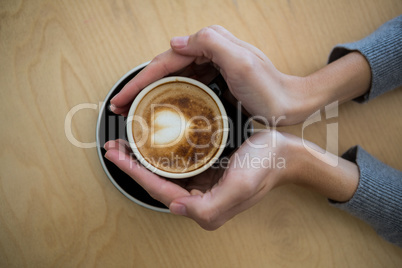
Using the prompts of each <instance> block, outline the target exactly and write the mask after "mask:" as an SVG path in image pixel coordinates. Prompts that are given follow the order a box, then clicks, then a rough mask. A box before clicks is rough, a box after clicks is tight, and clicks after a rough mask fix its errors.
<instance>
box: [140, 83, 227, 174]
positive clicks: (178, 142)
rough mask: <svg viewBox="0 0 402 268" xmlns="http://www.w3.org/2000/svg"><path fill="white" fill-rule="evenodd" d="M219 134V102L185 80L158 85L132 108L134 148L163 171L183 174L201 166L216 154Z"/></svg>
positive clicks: (220, 124)
mask: <svg viewBox="0 0 402 268" xmlns="http://www.w3.org/2000/svg"><path fill="white" fill-rule="evenodd" d="M222 137H223V120H222V117H221V114H220V110H219V107H218V105H217V104H216V102H215V101H214V99H213V98H212V97H211V96H210V95H209V94H208V93H207V92H205V91H204V90H203V89H201V88H199V87H197V86H195V85H192V84H189V83H186V82H168V83H165V84H162V85H159V86H157V87H156V88H154V89H152V90H151V91H150V92H148V93H147V94H146V95H145V96H144V97H143V99H142V100H141V101H140V103H139V104H138V106H137V108H136V110H135V111H134V120H133V138H134V141H135V143H136V146H137V149H138V151H139V152H140V154H141V155H142V156H143V157H144V159H145V160H147V162H148V163H150V164H151V165H153V166H154V167H156V168H158V169H160V170H163V171H167V172H172V173H183V172H190V171H193V170H196V169H198V168H200V167H202V166H203V165H205V164H207V163H208V162H209V160H210V159H211V158H213V157H214V155H215V154H216V153H217V151H218V150H219V146H221V142H222ZM223 146H224V145H223Z"/></svg>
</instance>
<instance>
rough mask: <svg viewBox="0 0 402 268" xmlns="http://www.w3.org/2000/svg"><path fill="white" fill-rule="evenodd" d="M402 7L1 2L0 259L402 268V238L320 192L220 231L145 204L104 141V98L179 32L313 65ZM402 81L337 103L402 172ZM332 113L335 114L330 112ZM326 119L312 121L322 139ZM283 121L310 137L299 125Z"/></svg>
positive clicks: (339, 1) (346, 127)
mask: <svg viewBox="0 0 402 268" xmlns="http://www.w3.org/2000/svg"><path fill="white" fill-rule="evenodd" d="M401 13H402V2H401V1H399V0H383V1H376V0H355V1H348V0H325V1H308V0H304V1H294V0H293V1H290V0H289V1H280V0H275V1H271V0H270V1H268V0H259V1H246V0H243V1H242V0H233V1H229V0H227V1H184V0H178V1H159V0H152V1H141V0H138V1H137V0H134V1H124V0H121V1H106V0H105V1H95V0H91V1H89V0H88V1H78V0H77V1H67V0H66V1H53V0H48V1H41V0H38V1H19V0H18V1H17V0H2V1H1V2H0V59H1V63H0V68H1V69H0V87H1V90H0V94H1V98H0V111H1V113H0V116H1V121H0V122H1V132H0V139H1V145H2V146H1V147H2V149H1V153H0V267H24V266H27V267H77V266H78V267H91V266H99V267H401V264H402V249H400V248H397V247H396V246H393V245H391V244H389V243H387V242H385V241H384V240H383V239H382V238H380V237H379V236H377V235H376V233H375V232H374V231H373V230H372V229H371V228H370V227H369V226H368V225H367V224H365V223H363V222H361V221H360V220H357V219H355V218H353V217H352V216H350V215H348V214H346V213H344V212H342V211H339V210H337V209H335V208H333V207H331V206H330V205H328V202H327V200H326V199H325V198H324V197H322V196H320V195H318V194H315V193H313V192H310V191H308V190H305V189H302V188H299V187H296V186H291V185H289V186H284V187H281V188H277V189H275V190H274V191H272V192H271V193H269V194H268V195H267V196H266V197H265V198H264V199H263V200H262V201H261V202H260V203H259V204H258V205H256V206H254V207H253V208H251V209H249V210H248V211H246V212H244V213H242V214H240V215H238V216H237V217H235V218H234V219H233V220H231V221H230V222H228V223H227V224H225V225H224V226H223V227H221V228H220V229H218V230H217V231H213V232H208V231H204V230H203V229H201V228H200V227H198V225H197V224H196V223H194V222H193V221H191V220H189V219H187V218H183V217H178V216H174V215H171V214H167V213H159V212H155V211H152V210H148V209H146V208H143V207H141V206H138V205H137V204H135V203H133V202H131V201H130V200H128V199H127V198H126V197H125V196H123V195H122V194H120V192H119V191H118V190H116V188H115V187H114V186H113V185H112V184H111V183H110V181H109V180H108V179H107V177H106V175H105V173H104V171H103V169H102V167H101V165H100V162H99V159H98V156H97V153H96V149H95V148H93V147H92V148H88V149H83V148H78V147H76V146H74V145H73V144H71V143H70V142H69V140H68V139H67V138H66V134H65V128H64V123H65V118H66V115H67V113H68V112H69V111H70V110H71V109H72V108H73V107H75V106H76V105H78V104H82V103H89V104H90V105H92V106H91V107H94V108H95V109H86V110H84V111H80V112H79V113H76V115H75V116H74V117H73V121H72V127H73V135H74V137H75V138H76V139H77V140H79V141H81V142H86V143H91V142H94V141H95V138H94V137H95V127H96V120H97V116H98V110H97V109H98V107H99V102H102V101H103V99H104V97H105V96H106V94H107V93H108V91H109V90H110V88H111V87H112V86H113V84H114V83H115V82H116V81H117V80H118V79H119V78H120V77H121V76H122V75H123V74H125V73H126V72H127V71H128V70H130V69H131V68H133V67H135V66H137V65H139V64H140V63H143V62H145V61H148V60H150V59H152V58H153V57H154V56H155V55H157V54H158V53H161V52H162V51H164V50H166V49H167V48H168V47H169V40H170V38H171V37H173V36H176V35H186V34H190V33H194V32H196V31H198V30H199V29H201V28H202V27H204V26H207V25H211V24H220V25H223V26H225V27H226V28H227V29H228V30H230V31H231V32H233V33H234V34H235V35H236V36H238V37H239V38H241V39H243V40H245V41H247V42H249V43H251V44H253V45H255V46H257V47H259V48H260V49H261V50H262V51H264V52H265V53H266V54H267V55H268V56H269V57H270V59H271V60H272V61H273V63H274V64H275V65H276V66H277V67H278V68H279V69H280V70H281V71H283V72H286V73H289V74H294V75H306V74H309V73H311V72H312V71H314V70H316V69H318V68H320V67H321V66H323V65H325V64H326V60H327V57H328V55H329V52H330V50H331V48H332V47H333V46H334V45H335V44H337V43H342V42H348V41H354V40H358V39H360V38H362V37H364V36H366V35H368V34H369V33H371V32H372V31H374V30H375V29H376V28H377V27H378V26H380V25H381V24H382V23H384V22H386V21H387V20H389V19H391V18H393V17H395V16H397V15H399V14H401ZM401 105H402V91H401V90H396V91H394V92H390V93H387V94H385V95H383V96H381V97H379V98H377V99H375V100H373V101H372V102H370V103H368V104H364V105H360V104H357V103H352V102H350V103H347V104H345V105H342V106H341V107H340V109H339V116H338V117H337V118H336V119H335V122H338V123H339V153H342V152H343V151H345V150H346V149H347V148H349V147H350V146H353V145H354V144H360V145H362V146H363V147H364V148H365V149H366V150H367V151H368V152H370V153H371V154H373V155H374V156H376V157H377V158H379V159H380V160H382V161H383V162H385V163H387V164H388V165H391V166H393V167H395V168H398V169H402V161H401V158H402V139H401V138H402V134H401V133H402V120H401V117H400V114H401V108H400V107H401ZM331 122H332V121H331ZM325 126H326V121H322V122H320V123H317V124H315V125H312V126H310V127H309V129H308V130H306V133H305V135H306V137H308V139H310V140H312V141H313V142H316V143H318V144H319V145H321V146H325V135H326V127H325ZM283 130H286V131H288V132H291V133H294V134H296V135H300V134H301V132H300V130H301V127H300V126H293V127H287V128H284V129H283Z"/></svg>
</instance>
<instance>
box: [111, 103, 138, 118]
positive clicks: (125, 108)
mask: <svg viewBox="0 0 402 268" xmlns="http://www.w3.org/2000/svg"><path fill="white" fill-rule="evenodd" d="M131 104H132V103H131V102H130V103H129V104H127V105H125V106H123V107H116V106H115V105H113V104H111V105H110V106H109V108H110V111H112V112H113V113H115V114H119V115H123V116H124V115H126V114H127V113H128V111H129V110H130V107H131Z"/></svg>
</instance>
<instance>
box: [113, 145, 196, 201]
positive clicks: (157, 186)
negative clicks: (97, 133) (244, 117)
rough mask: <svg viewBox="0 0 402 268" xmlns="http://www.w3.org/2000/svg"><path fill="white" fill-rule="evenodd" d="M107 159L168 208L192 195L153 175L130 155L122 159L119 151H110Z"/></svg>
mask: <svg viewBox="0 0 402 268" xmlns="http://www.w3.org/2000/svg"><path fill="white" fill-rule="evenodd" d="M105 157H106V158H107V159H108V160H109V161H111V162H112V163H114V164H115V165H116V166H117V167H119V168H120V169H121V170H122V171H124V172H125V173H126V174H128V175H129V176H130V177H131V178H133V179H134V180H135V181H136V182H137V183H138V184H139V185H141V187H143V188H144V189H145V190H146V191H147V192H148V193H149V194H150V195H151V196H152V197H153V198H155V199H156V200H158V201H160V202H162V203H163V204H165V205H166V206H169V205H170V203H171V202H172V200H174V199H176V198H180V197H183V196H189V195H190V193H189V192H188V191H186V190H185V189H183V188H182V187H180V186H178V185H176V184H174V183H172V182H170V181H168V180H166V179H164V178H161V177H159V176H158V175H156V174H154V173H152V172H151V171H149V170H148V169H146V168H145V167H144V166H142V165H141V164H139V163H138V162H137V161H135V160H133V159H132V158H131V157H130V156H129V155H127V154H125V156H124V157H121V152H120V151H119V150H116V149H110V150H108V151H107V152H106V154H105Z"/></svg>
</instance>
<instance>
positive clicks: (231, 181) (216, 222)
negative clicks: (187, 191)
mask: <svg viewBox="0 0 402 268" xmlns="http://www.w3.org/2000/svg"><path fill="white" fill-rule="evenodd" d="M227 176H233V175H231V174H226V177H225V175H224V177H223V178H222V179H221V183H219V184H217V185H216V186H215V187H214V188H213V189H211V191H208V192H206V193H204V194H200V193H199V192H198V191H193V192H192V193H193V194H192V195H191V196H184V197H179V198H177V199H174V200H173V201H172V203H171V206H170V210H171V212H172V213H174V214H178V215H184V216H187V217H189V218H191V219H194V220H195V221H196V222H197V223H198V224H199V225H200V226H201V227H202V228H204V229H206V230H215V229H217V228H218V227H220V226H221V225H223V223H225V222H226V221H227V220H229V219H231V218H233V217H234V216H235V215H236V214H237V213H239V212H240V211H239V212H238V211H237V210H238V209H240V208H243V206H240V204H242V203H243V202H244V201H246V200H247V199H248V197H249V192H248V190H247V189H245V188H244V187H242V183H238V182H240V180H239V179H238V178H236V176H234V177H227ZM242 179H246V178H242ZM236 180H237V181H236ZM236 207H238V208H236ZM243 210H244V209H243Z"/></svg>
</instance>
